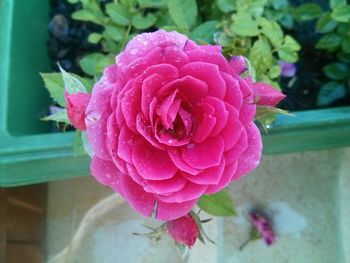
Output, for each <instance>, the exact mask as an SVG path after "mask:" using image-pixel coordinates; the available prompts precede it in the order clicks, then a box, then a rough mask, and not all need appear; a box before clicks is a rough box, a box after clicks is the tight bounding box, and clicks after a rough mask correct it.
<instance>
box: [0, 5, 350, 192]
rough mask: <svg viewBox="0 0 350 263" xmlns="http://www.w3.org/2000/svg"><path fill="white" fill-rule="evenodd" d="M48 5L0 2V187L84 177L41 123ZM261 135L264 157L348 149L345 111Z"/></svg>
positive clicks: (61, 140)
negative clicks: (287, 153) (344, 147)
mask: <svg viewBox="0 0 350 263" xmlns="http://www.w3.org/2000/svg"><path fill="white" fill-rule="evenodd" d="M48 21H49V1H28V0H2V1H0V25H1V27H0V58H1V59H0V186H15V185H24V184H32V183H38V182H46V181H52V180H59V179H66V178H71V177H77V176H82V175H88V174H89V159H88V157H87V156H76V155H75V154H74V153H73V146H72V141H73V134H72V133H70V132H67V133H52V132H51V131H52V128H53V124H52V123H46V122H42V121H40V117H41V116H42V115H43V114H44V113H45V112H46V109H47V107H48V106H49V105H50V103H51V101H50V99H49V95H48V93H47V92H46V90H45V89H44V86H43V83H42V81H41V79H40V76H39V72H49V71H50V62H49V58H48V54H47V48H46V40H47V38H48V35H47V25H48ZM268 132H269V135H266V136H264V142H265V153H284V152H294V151H305V150H314V149H323V148H331V147H339V146H345V145H350V107H344V108H335V109H326V110H313V111H305V112H297V113H295V117H287V116H281V117H279V118H278V119H277V122H276V123H275V125H274V126H273V127H272V128H271V129H269V131H268Z"/></svg>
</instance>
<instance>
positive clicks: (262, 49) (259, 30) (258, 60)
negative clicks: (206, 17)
mask: <svg viewBox="0 0 350 263" xmlns="http://www.w3.org/2000/svg"><path fill="white" fill-rule="evenodd" d="M217 5H218V7H219V9H220V10H222V12H224V13H225V14H227V15H226V16H223V17H224V19H223V21H222V22H221V24H220V27H219V29H220V30H219V31H218V32H217V33H216V35H215V36H216V37H215V40H216V43H217V44H220V45H222V46H223V47H224V53H225V54H226V55H227V56H231V55H244V56H246V57H248V58H249V61H250V63H251V65H252V66H253V67H254V68H255V71H256V80H258V81H266V82H268V83H271V84H273V85H274V86H275V87H276V88H279V85H278V79H279V76H280V74H281V70H280V66H279V64H278V60H284V61H287V62H291V63H294V62H297V60H298V51H299V50H300V46H299V44H298V43H297V42H296V41H295V40H294V39H293V38H292V37H291V36H287V35H285V33H284V28H291V27H292V26H293V23H294V22H293V17H292V16H291V15H290V14H291V10H292V8H291V7H290V6H289V4H288V1H286V0H268V1H266V0H258V1H253V0H249V1H245V0H236V1H224V0H222V1H218V2H217Z"/></svg>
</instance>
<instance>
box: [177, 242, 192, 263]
mask: <svg viewBox="0 0 350 263" xmlns="http://www.w3.org/2000/svg"><path fill="white" fill-rule="evenodd" d="M175 247H176V250H177V252H178V253H179V254H180V257H181V259H182V260H185V259H186V258H187V255H188V252H189V248H188V246H186V245H183V244H180V243H178V242H176V241H175Z"/></svg>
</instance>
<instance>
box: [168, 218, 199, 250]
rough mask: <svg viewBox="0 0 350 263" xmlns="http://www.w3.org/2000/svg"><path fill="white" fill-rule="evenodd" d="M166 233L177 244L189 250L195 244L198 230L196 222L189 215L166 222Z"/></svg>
mask: <svg viewBox="0 0 350 263" xmlns="http://www.w3.org/2000/svg"><path fill="white" fill-rule="evenodd" d="M165 226H166V231H167V233H168V234H169V235H170V236H171V237H172V238H173V239H174V240H175V241H176V242H177V243H180V244H183V245H186V246H188V247H189V248H191V247H192V246H193V245H194V243H195V242H196V240H197V238H198V235H199V229H198V226H197V223H196V221H195V220H194V219H193V217H192V216H191V215H189V214H187V215H185V216H182V217H180V218H177V219H175V220H171V221H168V222H167V223H166V225H165Z"/></svg>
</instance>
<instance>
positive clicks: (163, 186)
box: [144, 173, 187, 194]
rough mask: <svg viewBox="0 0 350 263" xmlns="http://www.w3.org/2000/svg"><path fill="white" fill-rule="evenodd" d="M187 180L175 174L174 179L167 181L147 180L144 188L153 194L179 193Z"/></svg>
mask: <svg viewBox="0 0 350 263" xmlns="http://www.w3.org/2000/svg"><path fill="white" fill-rule="evenodd" d="M186 183H187V180H186V179H185V178H184V177H183V176H182V175H181V174H179V173H178V174H176V175H175V176H174V177H172V178H170V179H167V180H158V181H151V180H147V181H146V182H145V186H144V188H145V189H146V191H147V189H149V192H151V193H155V194H169V193H173V192H177V191H180V190H181V189H182V188H184V186H185V184H186Z"/></svg>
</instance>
